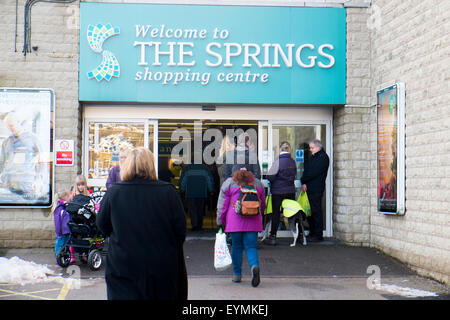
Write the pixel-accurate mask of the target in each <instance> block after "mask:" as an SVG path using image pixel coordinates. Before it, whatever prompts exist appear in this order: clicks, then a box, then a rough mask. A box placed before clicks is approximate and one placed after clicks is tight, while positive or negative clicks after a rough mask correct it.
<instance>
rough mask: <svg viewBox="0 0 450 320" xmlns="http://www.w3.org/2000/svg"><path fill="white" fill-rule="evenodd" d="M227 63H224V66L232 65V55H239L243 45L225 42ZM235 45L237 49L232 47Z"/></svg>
mask: <svg viewBox="0 0 450 320" xmlns="http://www.w3.org/2000/svg"><path fill="white" fill-rule="evenodd" d="M224 46H225V64H224V65H223V66H224V67H232V66H233V64H232V63H231V57H238V56H239V55H240V54H241V52H242V48H241V45H240V44H238V43H232V42H230V43H225V44H224ZM232 47H234V48H235V49H236V51H234V52H233V51H232V50H231V48H232Z"/></svg>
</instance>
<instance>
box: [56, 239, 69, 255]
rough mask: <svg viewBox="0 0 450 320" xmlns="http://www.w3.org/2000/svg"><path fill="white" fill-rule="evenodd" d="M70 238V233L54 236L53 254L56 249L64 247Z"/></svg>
mask: <svg viewBox="0 0 450 320" xmlns="http://www.w3.org/2000/svg"><path fill="white" fill-rule="evenodd" d="M69 238H70V234H63V235H62V236H61V238H60V237H58V236H56V240H55V255H57V254H58V251H59V250H60V249H61V248H62V247H64V245H65V244H66V243H67V242H68V241H69Z"/></svg>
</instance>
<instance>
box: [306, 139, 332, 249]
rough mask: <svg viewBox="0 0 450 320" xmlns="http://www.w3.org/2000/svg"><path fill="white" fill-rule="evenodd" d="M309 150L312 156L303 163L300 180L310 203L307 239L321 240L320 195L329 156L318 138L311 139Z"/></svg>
mask: <svg viewBox="0 0 450 320" xmlns="http://www.w3.org/2000/svg"><path fill="white" fill-rule="evenodd" d="M309 150H310V151H311V154H312V156H311V157H310V158H309V161H308V162H307V163H306V164H305V171H304V172H303V176H302V178H301V181H302V190H303V191H306V192H307V194H308V199H309V204H310V205H311V217H309V219H308V223H309V227H310V228H309V229H310V234H309V240H310V241H313V242H314V241H322V240H323V233H322V232H323V215H322V196H323V192H324V191H325V179H326V178H327V174H328V167H329V165H330V158H329V157H328V155H327V154H326V152H325V151H324V150H323V149H322V143H321V142H320V140H313V141H311V142H310V143H309Z"/></svg>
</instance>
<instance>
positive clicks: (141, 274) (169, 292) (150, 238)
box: [97, 148, 187, 300]
mask: <svg viewBox="0 0 450 320" xmlns="http://www.w3.org/2000/svg"><path fill="white" fill-rule="evenodd" d="M120 175H121V179H122V182H120V183H118V184H115V185H113V186H111V187H110V188H109V189H108V191H107V192H106V194H105V196H104V198H103V200H102V202H101V207H100V211H99V214H98V217H97V225H98V227H99V228H100V230H101V231H102V232H103V233H104V234H105V235H106V236H109V251H108V257H107V259H106V271H105V280H106V286H107V297H108V299H109V300H129V299H133V300H135V299H157V300H186V299H187V274H186V265H185V260H184V254H183V243H184V240H185V237H186V219H185V213H184V209H183V204H182V202H181V200H180V198H179V196H178V193H177V191H176V190H175V188H174V187H173V185H172V184H170V183H166V182H162V181H158V180H157V177H156V171H155V167H154V157H153V154H152V153H151V152H150V151H149V150H148V149H146V148H136V149H133V150H131V151H130V152H129V153H128V155H127V159H126V161H125V162H124V164H123V167H122V168H121V172H120Z"/></svg>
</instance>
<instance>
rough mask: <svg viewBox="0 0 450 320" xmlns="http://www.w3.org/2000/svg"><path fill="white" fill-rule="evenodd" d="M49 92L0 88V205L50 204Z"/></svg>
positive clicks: (51, 96) (51, 99)
mask: <svg viewBox="0 0 450 320" xmlns="http://www.w3.org/2000/svg"><path fill="white" fill-rule="evenodd" d="M54 97H55V95H54V93H53V90H51V89H20V88H0V206H9V207H13V206H14V207H18V206H28V207H29V206H34V207H48V206H50V205H51V204H52V186H53V178H52V177H53V166H52V164H53V157H52V152H53V146H52V143H51V141H52V132H53V128H52V124H53V123H54V112H53V110H54V99H55V98H54Z"/></svg>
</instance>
